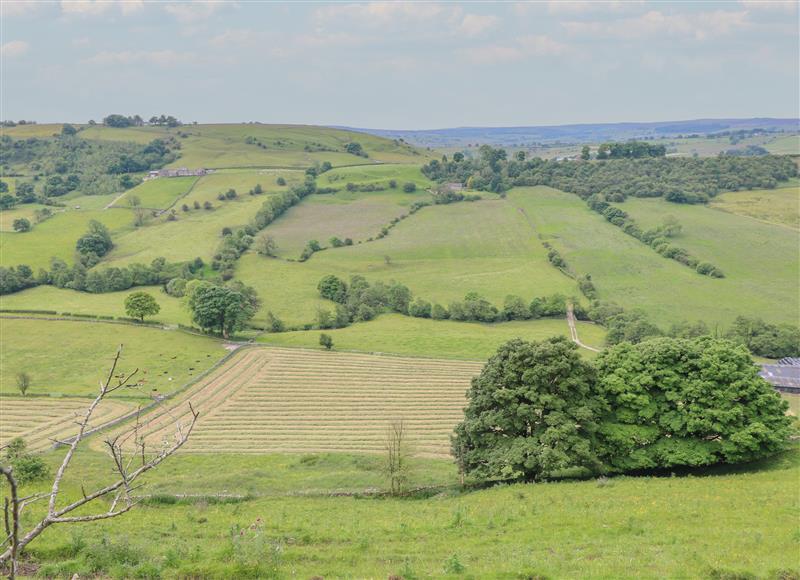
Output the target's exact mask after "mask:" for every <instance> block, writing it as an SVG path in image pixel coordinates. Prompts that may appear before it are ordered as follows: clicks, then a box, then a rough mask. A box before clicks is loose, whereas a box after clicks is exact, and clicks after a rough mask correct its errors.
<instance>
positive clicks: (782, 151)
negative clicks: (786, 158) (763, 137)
mask: <svg viewBox="0 0 800 580" xmlns="http://www.w3.org/2000/svg"><path fill="white" fill-rule="evenodd" d="M765 148H766V150H767V151H769V152H770V153H772V154H774V155H800V135H786V136H785V137H777V138H776V139H774V140H772V141H769V142H767V144H766V145H765Z"/></svg>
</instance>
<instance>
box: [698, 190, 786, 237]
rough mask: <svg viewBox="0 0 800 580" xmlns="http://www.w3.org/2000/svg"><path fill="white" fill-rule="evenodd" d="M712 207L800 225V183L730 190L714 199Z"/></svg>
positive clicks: (781, 222) (777, 222) (766, 220)
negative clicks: (777, 186)
mask: <svg viewBox="0 0 800 580" xmlns="http://www.w3.org/2000/svg"><path fill="white" fill-rule="evenodd" d="M709 207H713V208H714V209H719V210H722V211H727V212H730V213H735V214H739V215H743V216H747V217H751V218H754V219H757V220H760V221H764V222H768V223H771V224H777V225H781V226H789V227H791V228H794V229H796V230H797V229H800V187H798V186H796V185H795V186H791V187H781V188H779V189H759V190H750V191H728V192H726V193H722V194H720V195H718V196H717V197H715V198H714V199H712V200H711V202H710V203H709Z"/></svg>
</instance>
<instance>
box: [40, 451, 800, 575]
mask: <svg viewBox="0 0 800 580" xmlns="http://www.w3.org/2000/svg"><path fill="white" fill-rule="evenodd" d="M799 458H800V454H798V452H797V451H796V450H795V451H793V452H791V453H787V454H785V455H783V456H781V457H778V458H775V459H772V460H770V461H766V462H762V463H761V464H759V465H755V466H750V467H748V468H746V469H740V470H737V469H730V470H716V471H713V472H712V473H710V474H706V475H696V476H683V477H619V478H614V479H610V480H603V481H599V482H598V481H585V482H561V483H550V484H533V485H525V484H518V485H511V486H501V487H495V488H492V489H486V490H483V491H476V492H471V493H464V494H460V493H453V492H449V493H442V494H439V495H436V496H434V497H430V498H428V499H421V498H420V499H358V498H355V497H268V496H266V497H256V498H254V499H250V500H248V501H244V502H238V503H228V504H225V503H220V502H219V501H213V498H210V499H195V500H186V501H184V502H177V503H175V500H170V501H167V500H166V499H164V500H161V501H150V502H149V503H147V504H145V505H144V506H141V507H139V508H137V509H136V511H135V512H134V513H131V514H128V515H126V516H124V517H123V518H120V519H116V520H110V521H106V522H101V523H96V524H90V525H87V526H86V527H82V528H73V529H72V530H69V531H68V530H67V529H66V528H62V529H61V530H59V529H57V528H54V529H51V530H50V531H48V532H46V533H45V535H44V536H43V537H42V539H41V540H40V541H39V543H38V544H34V545H32V546H31V551H30V557H31V559H32V560H34V561H35V562H37V563H38V565H39V566H41V567H40V569H39V572H40V574H42V575H54V576H56V575H57V576H69V575H71V574H73V573H80V574H82V575H83V574H87V575H89V574H99V575H108V576H111V577H133V576H139V577H145V576H150V577H157V576H161V577H167V578H170V577H173V578H175V577H187V576H191V577H203V578H230V577H238V578H252V577H262V578H266V577H274V578H283V577H295V576H297V577H310V576H317V575H318V576H322V577H325V578H344V577H348V578H352V577H358V578H386V577H387V576H388V575H391V574H396V575H401V576H402V577H404V578H421V577H457V576H466V577H474V578H517V577H519V578H523V577H524V578H532V577H536V578H569V577H572V578H587V577H590V578H631V577H637V578H711V577H714V578H721V577H726V578H733V577H736V578H745V577H746V578H778V577H781V578H792V577H795V576H794V574H797V569H798V567H799V566H800V557H798V550H797V541H798V538H797V530H796V522H797V515H798V497H797V494H796V484H797V480H798V476H800V469H799V467H798V465H799V464H800V461H798V459H799ZM315 461H316V463H315ZM361 461H363V463H362V462H361ZM229 462H230V463H229ZM229 464H230V465H233V466H235V469H230V470H228V469H227V466H228V465H229ZM222 465H225V466H226V469H225V470H222V469H220V466H222ZM323 466H324V467H323ZM376 466H377V463H376V462H374V461H371V460H370V459H369V458H367V459H364V460H358V459H350V460H348V459H347V458H345V457H330V456H322V457H319V458H317V459H316V460H311V459H304V458H303V457H296V458H291V459H290V458H242V457H235V456H227V455H224V456H218V457H213V458H210V457H209V458H188V459H187V458H183V457H177V458H175V459H174V461H173V462H172V465H171V466H170V467H169V470H170V471H162V472H161V473H160V474H159V475H158V476H157V477H158V478H159V481H166V480H167V479H169V480H172V481H173V484H172V485H171V486H169V485H166V486H165V484H162V483H159V481H154V482H153V485H154V487H155V488H158V489H161V490H162V491H166V490H168V489H169V490H170V491H172V490H175V489H180V488H181V487H182V486H183V485H188V487H189V490H199V489H201V488H202V482H207V483H208V484H209V487H208V488H207V489H205V491H206V492H207V493H209V494H213V493H214V492H219V491H222V490H221V489H218V488H214V487H213V485H214V484H218V483H221V482H220V481H218V480H217V478H219V477H223V478H224V477H225V476H224V475H220V472H224V471H229V472H230V473H236V474H240V473H241V474H242V476H241V478H242V479H245V480H246V481H247V482H248V483H245V484H244V485H242V484H241V483H240V484H239V485H236V483H235V482H234V481H232V480H231V479H229V480H228V481H227V482H224V483H231V484H232V485H231V487H230V488H228V489H229V490H232V489H240V490H241V489H243V488H248V489H250V490H254V491H255V492H256V493H258V492H265V493H266V494H267V495H268V494H269V488H270V486H271V485H273V483H274V484H275V485H277V486H278V488H281V487H282V486H283V484H282V483H281V477H278V474H280V475H281V476H282V477H286V478H288V480H289V481H292V482H295V483H296V485H298V486H303V485H304V483H303V482H304V481H306V478H308V479H309V480H310V481H313V482H314V483H313V484H314V485H315V486H323V487H324V486H325V485H326V484H327V485H330V486H331V489H333V488H336V487H338V486H339V485H340V484H341V482H340V481H336V480H335V476H329V475H327V474H326V473H329V472H336V471H338V470H339V469H343V470H345V472H346V473H347V475H346V476H345V477H346V478H347V479H348V480H349V481H350V482H351V483H353V484H365V483H366V484H367V485H369V483H368V482H374V481H375V471H374V468H375V467H376ZM443 466H444V467H447V466H450V467H449V468H450V469H452V466H451V464H449V463H443ZM164 467H165V468H166V467H167V466H166V465H165V466H164ZM417 467H418V468H420V467H422V468H423V469H431V468H432V466H431V465H429V464H426V465H418V466H417ZM321 468H322V469H321ZM86 473H87V474H89V476H90V477H92V478H94V477H95V473H96V468H92V469H88V470H87V471H86ZM451 473H452V471H451ZM298 475H299V476H300V477H298ZM207 478H208V479H207ZM320 478H321V479H320ZM328 478H330V479H328ZM325 480H327V481H325ZM447 480H448V481H452V476H450V477H449V478H447ZM249 482H253V485H250V484H249ZM256 482H258V483H256ZM259 483H260V484H261V485H259ZM72 485H73V486H74V485H75V484H74V483H73V484H72ZM234 486H235V487H234ZM187 491H188V490H187ZM298 491H299V490H298ZM25 492H26V493H27V490H25ZM69 493H80V492H79V490H78V489H76V488H75V487H70V488H69ZM30 514H31V515H32V512H30ZM31 515H29V516H28V517H31ZM251 525H252V526H255V527H256V529H257V530H260V531H254V530H252V529H251V530H249V531H247V528H248V527H249V526H251ZM243 529H244V530H245V531H244V532H240V530H243ZM780 570H782V571H783V574H784V575H783V576H779V575H778V574H779V571H780ZM733 574H739V576H733ZM748 574H749V575H748Z"/></svg>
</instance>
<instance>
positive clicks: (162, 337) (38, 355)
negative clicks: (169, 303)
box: [0, 318, 226, 405]
mask: <svg viewBox="0 0 800 580" xmlns="http://www.w3.org/2000/svg"><path fill="white" fill-rule="evenodd" d="M0 334H1V335H2V343H3V348H2V349H0V366H1V367H2V369H3V372H2V373H0V394H3V395H7V394H12V395H16V394H18V392H17V387H16V382H15V381H16V379H15V377H16V375H17V373H20V372H27V373H28V374H29V375H30V376H31V386H30V389H29V391H28V394H29V396H30V395H51V396H54V395H55V396H58V395H94V394H96V392H97V385H98V384H99V381H100V379H101V378H105V375H106V374H107V373H108V367H109V364H110V363H111V359H112V357H113V356H114V354H115V352H116V350H117V347H118V346H119V345H120V344H122V345H124V351H123V353H124V357H123V359H122V361H121V363H120V367H119V369H118V371H128V372H130V371H132V370H134V369H136V368H138V369H139V375H138V377H140V378H142V379H144V380H145V381H146V382H145V384H144V385H143V387H142V388H141V389H138V390H137V389H134V390H130V391H125V392H124V393H123V394H124V395H127V396H138V397H147V396H148V395H149V394H150V393H151V392H153V391H157V392H159V393H162V394H166V393H169V392H172V391H174V390H175V389H177V388H179V387H180V386H182V385H183V384H184V383H186V382H187V381H189V380H190V379H191V378H192V377H194V376H197V375H198V374H200V373H201V372H202V371H204V370H205V369H207V368H209V367H210V366H211V365H212V364H214V363H215V362H216V361H218V360H219V359H221V358H222V357H223V356H224V355H225V352H226V351H225V349H224V348H223V347H222V344H221V343H220V342H219V341H217V340H214V339H211V338H206V337H202V336H194V335H190V334H186V333H184V332H180V331H166V330H160V329H157V328H147V327H137V326H133V325H125V324H107V323H100V322H83V321H76V322H72V321H50V320H13V319H9V318H0ZM121 393H122V392H121ZM32 401H35V399H32ZM31 405H34V403H31Z"/></svg>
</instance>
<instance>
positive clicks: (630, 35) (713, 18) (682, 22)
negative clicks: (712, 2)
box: [561, 10, 750, 40]
mask: <svg viewBox="0 0 800 580" xmlns="http://www.w3.org/2000/svg"><path fill="white" fill-rule="evenodd" d="M747 14H748V13H747V11H746V10H742V11H736V12H732V11H726V10H715V11H714V12H700V13H697V14H664V13H663V12H660V11H658V10H651V11H649V12H647V13H645V14H642V15H641V16H636V17H633V18H623V19H619V20H615V21H610V22H598V21H592V22H579V21H568V22H562V23H561V25H562V26H563V27H564V29H565V30H566V31H567V32H568V33H569V34H572V35H575V36H598V37H606V38H622V39H634V38H651V37H654V36H657V35H667V36H681V37H687V38H694V39H696V40H706V39H708V38H711V37H714V36H721V35H725V34H730V33H732V32H735V31H737V30H741V29H744V28H747V27H748V26H749V25H750V22H749V20H748V18H747Z"/></svg>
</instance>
